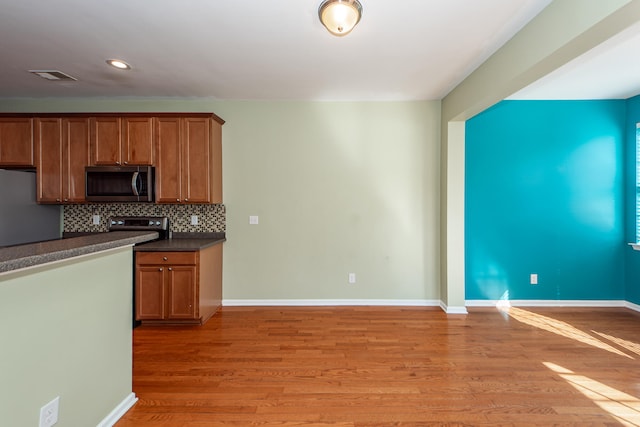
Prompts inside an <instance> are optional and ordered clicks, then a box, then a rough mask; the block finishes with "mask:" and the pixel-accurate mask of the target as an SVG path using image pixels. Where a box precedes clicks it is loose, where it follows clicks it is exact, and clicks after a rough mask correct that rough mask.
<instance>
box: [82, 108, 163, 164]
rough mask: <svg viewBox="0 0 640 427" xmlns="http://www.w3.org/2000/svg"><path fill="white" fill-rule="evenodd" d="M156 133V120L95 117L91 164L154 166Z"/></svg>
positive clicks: (92, 124)
mask: <svg viewBox="0 0 640 427" xmlns="http://www.w3.org/2000/svg"><path fill="white" fill-rule="evenodd" d="M153 129H154V127H153V117H126V116H122V117H109V116H107V117H93V118H92V119H91V151H92V156H91V162H92V164H93V165H95V166H100V165H116V166H118V165H152V164H153Z"/></svg>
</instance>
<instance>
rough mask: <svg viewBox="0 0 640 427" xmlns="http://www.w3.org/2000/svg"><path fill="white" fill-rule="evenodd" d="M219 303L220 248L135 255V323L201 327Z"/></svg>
mask: <svg viewBox="0 0 640 427" xmlns="http://www.w3.org/2000/svg"><path fill="white" fill-rule="evenodd" d="M221 303H222V244H217V245H214V246H211V247H208V248H205V249H201V250H198V251H188V252H142V251H138V252H136V278H135V307H136V320H140V321H142V323H193V324H204V323H205V322H206V321H207V320H209V318H210V317H211V316H213V314H214V313H215V312H216V311H217V310H218V308H220V305H221Z"/></svg>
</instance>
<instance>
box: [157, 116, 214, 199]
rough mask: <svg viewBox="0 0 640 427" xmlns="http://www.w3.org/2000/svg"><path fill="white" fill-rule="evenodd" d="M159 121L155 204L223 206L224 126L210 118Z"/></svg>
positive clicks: (172, 118)
mask: <svg viewBox="0 0 640 427" xmlns="http://www.w3.org/2000/svg"><path fill="white" fill-rule="evenodd" d="M156 120H157V123H156V166H157V167H156V201H157V202H158V203H222V125H221V124H220V123H219V122H218V121H216V120H213V119H212V118H211V117H158V118H157V119H156Z"/></svg>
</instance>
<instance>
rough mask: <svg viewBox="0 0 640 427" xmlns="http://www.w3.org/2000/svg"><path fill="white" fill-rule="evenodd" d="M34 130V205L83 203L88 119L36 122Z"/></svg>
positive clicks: (55, 119)
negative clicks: (35, 192) (35, 188)
mask: <svg viewBox="0 0 640 427" xmlns="http://www.w3.org/2000/svg"><path fill="white" fill-rule="evenodd" d="M34 128H35V147H36V172H37V173H36V176H37V180H36V182H37V200H38V203H80V202H84V201H85V178H84V168H85V166H88V165H89V135H90V132H89V119H88V118H80V117H71V118H37V119H35V124H34Z"/></svg>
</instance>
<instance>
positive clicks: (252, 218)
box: [249, 215, 258, 225]
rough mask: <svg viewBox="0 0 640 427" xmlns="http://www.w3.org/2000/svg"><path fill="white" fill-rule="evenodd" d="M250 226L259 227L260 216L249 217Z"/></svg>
mask: <svg viewBox="0 0 640 427" xmlns="http://www.w3.org/2000/svg"><path fill="white" fill-rule="evenodd" d="M249 224H251V225H257V224H258V215H251V216H249Z"/></svg>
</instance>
